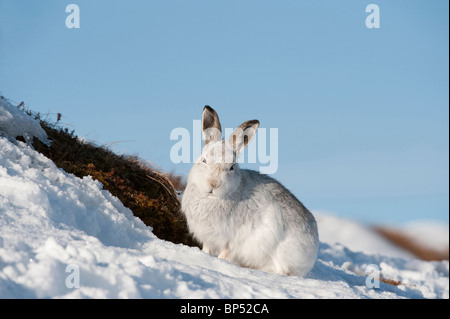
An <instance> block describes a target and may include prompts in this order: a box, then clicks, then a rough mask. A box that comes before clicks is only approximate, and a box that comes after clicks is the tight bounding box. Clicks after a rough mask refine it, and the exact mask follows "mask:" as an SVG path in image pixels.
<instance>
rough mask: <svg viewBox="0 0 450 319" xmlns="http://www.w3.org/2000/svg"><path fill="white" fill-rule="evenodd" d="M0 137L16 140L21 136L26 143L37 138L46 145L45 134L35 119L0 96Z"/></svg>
mask: <svg viewBox="0 0 450 319" xmlns="http://www.w3.org/2000/svg"><path fill="white" fill-rule="evenodd" d="M0 136H6V137H8V138H16V137H18V136H23V138H24V139H25V141H27V143H31V142H32V141H33V137H36V138H38V139H39V140H40V141H41V142H42V143H45V144H48V143H49V141H48V140H47V133H45V131H44V129H43V128H42V127H41V125H40V123H39V121H38V120H37V119H34V118H32V117H31V116H29V115H28V114H26V113H25V112H24V111H22V110H21V109H20V108H19V107H17V106H13V105H12V104H11V103H10V102H9V101H8V100H7V99H6V98H4V97H3V96H1V95H0Z"/></svg>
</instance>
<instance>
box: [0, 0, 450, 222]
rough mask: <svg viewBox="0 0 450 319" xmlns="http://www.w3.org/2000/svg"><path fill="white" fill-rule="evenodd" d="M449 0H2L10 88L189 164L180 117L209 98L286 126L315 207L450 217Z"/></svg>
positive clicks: (5, 79)
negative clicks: (369, 21) (74, 18)
mask: <svg viewBox="0 0 450 319" xmlns="http://www.w3.org/2000/svg"><path fill="white" fill-rule="evenodd" d="M70 3H75V4H77V5H78V6H79V8H80V28H79V29H68V28H66V25H65V20H66V17H67V15H68V13H66V12H65V8H66V6H67V5H68V4H70ZM370 3H375V4H377V5H378V6H379V8H380V28H379V29H368V28H367V27H366V25H365V19H366V17H367V16H368V13H366V12H365V8H366V6H367V5H368V4H370ZM448 6H449V4H448V1H445V0H435V1H425V0H421V1H375V0H374V1H361V0H359V1H356V0H353V1H346V0H345V1H331V0H330V1H298V0H297V1H256V0H255V1H245V0H243V1H242V0H241V1H197V0H195V1H181V0H178V1H167V0H165V1H137V0H133V1H123V0H122V1H114V2H112V1H100V0H96V1H75V0H74V1H62V0H53V1H50V0H42V1H21V0H1V1H0V93H1V94H3V95H4V96H5V97H7V98H9V99H11V100H13V101H18V102H20V101H25V103H26V104H27V105H29V106H30V107H31V108H32V109H33V110H34V111H39V112H41V113H51V114H53V117H55V115H54V114H55V113H58V112H60V113H62V115H63V119H62V122H63V123H64V125H66V126H68V127H69V128H72V129H74V130H75V132H76V134H77V135H79V136H82V137H84V138H87V139H89V140H93V141H95V142H96V143H97V144H102V145H110V146H111V147H112V148H113V149H114V150H115V151H117V152H124V153H126V154H132V155H139V156H140V157H142V158H144V159H146V160H148V161H150V162H152V163H154V165H156V166H158V167H160V168H162V169H163V170H166V171H174V172H175V173H178V174H182V175H186V174H187V173H188V171H189V168H190V166H191V165H190V164H174V163H172V161H171V160H170V156H169V154H170V149H171V147H172V146H173V145H174V143H175V142H174V141H171V140H170V138H169V136H170V133H171V131H172V130H173V129H174V128H176V127H184V128H187V129H189V130H190V131H191V132H192V121H193V120H194V119H197V120H198V119H200V118H201V112H202V108H203V106H204V105H205V104H209V105H211V106H212V107H214V108H215V109H216V110H217V111H218V113H219V115H220V118H221V122H222V126H223V127H237V126H238V125H239V124H241V123H242V122H243V121H245V120H249V119H258V120H260V122H261V126H260V127H264V128H267V129H269V128H278V135H279V146H278V148H279V153H278V162H279V163H278V171H277V172H276V173H275V174H273V176H274V177H276V178H277V179H279V180H280V181H281V182H282V183H284V184H285V185H286V186H287V187H288V188H289V189H291V190H292V192H293V193H294V194H295V195H297V197H298V198H299V199H300V200H301V201H302V202H303V203H304V204H305V205H306V206H307V207H308V208H310V209H311V210H325V211H329V212H333V213H335V214H337V215H339V216H343V217H351V218H357V219H359V220H362V221H366V222H374V223H400V222H404V221H408V220H413V219H437V220H442V221H445V222H448V219H449V215H448V211H449V180H448V176H449V140H448V136H449V92H448V86H449V74H448V70H449V62H448V61H449V51H448V48H449V43H448V36H449V34H448V32H449V31H448V30H449V19H448V12H449V8H448ZM244 166H245V167H249V168H253V169H257V168H258V164H245V165H244Z"/></svg>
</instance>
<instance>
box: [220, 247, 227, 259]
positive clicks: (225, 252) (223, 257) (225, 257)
mask: <svg viewBox="0 0 450 319" xmlns="http://www.w3.org/2000/svg"><path fill="white" fill-rule="evenodd" d="M218 258H220V259H225V260H227V258H228V248H225V249H224V250H222V251H221V252H220V254H219V257H218Z"/></svg>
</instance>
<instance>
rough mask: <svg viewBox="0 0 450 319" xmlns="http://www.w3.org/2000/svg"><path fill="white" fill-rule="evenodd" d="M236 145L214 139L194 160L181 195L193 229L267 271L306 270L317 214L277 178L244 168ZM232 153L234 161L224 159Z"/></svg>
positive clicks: (217, 250)
mask: <svg viewBox="0 0 450 319" xmlns="http://www.w3.org/2000/svg"><path fill="white" fill-rule="evenodd" d="M204 112H205V111H204ZM217 120H218V119H217ZM244 124H245V123H244ZM258 124H259V122H258ZM255 130H256V129H255ZM250 139H251V136H250ZM247 143H248V141H247ZM241 146H242V145H241ZM242 149H243V148H240V149H239V151H241V150H242ZM214 150H215V151H214ZM217 150H219V151H217ZM220 150H221V151H220ZM233 150H234V151H235V153H236V149H233V147H232V146H230V143H228V142H224V141H222V140H217V139H216V140H214V141H211V142H209V143H208V144H206V145H205V146H204V148H203V151H202V155H201V157H200V158H199V159H198V160H197V161H196V162H195V163H194V165H193V167H192V169H191V171H190V173H189V176H188V181H187V186H186V189H185V192H184V195H183V199H182V210H183V213H184V214H185V216H186V219H187V223H188V226H189V230H190V231H191V232H192V234H193V235H194V237H195V238H196V239H197V240H199V241H200V242H201V243H202V244H203V250H204V251H205V252H207V253H209V254H211V255H214V256H219V258H224V259H226V260H228V261H230V262H232V263H235V264H238V265H240V266H243V267H249V268H254V269H259V270H263V271H266V272H272V273H278V274H282V275H298V276H302V275H305V274H306V273H307V272H308V271H309V270H310V269H311V268H312V267H313V265H314V262H315V260H316V258H317V250H318V243H319V238H318V233H317V225H316V221H315V219H314V217H313V215H312V214H311V213H310V212H309V211H308V210H307V209H306V208H305V207H304V206H303V205H302V204H301V203H300V202H299V201H298V200H297V199H296V198H295V196H294V195H293V194H292V193H291V192H289V191H288V190H287V189H286V188H284V187H283V186H282V185H281V184H280V183H278V182H277V181H276V180H275V179H273V178H271V177H268V176H266V175H262V174H259V173H258V172H255V171H252V170H240V168H239V166H238V164H237V163H235V161H236V158H235V157H236V156H233ZM224 155H225V156H224ZM227 155H228V156H227ZM234 155H236V154H234ZM230 156H231V159H232V161H231V162H230V161H227V160H225V161H224V160H223V159H224V158H225V159H229V158H230ZM205 162H206V163H205ZM231 166H233V170H230V168H231ZM212 180H214V183H215V184H214V183H213V185H214V186H215V187H213V186H211V183H210V181H212Z"/></svg>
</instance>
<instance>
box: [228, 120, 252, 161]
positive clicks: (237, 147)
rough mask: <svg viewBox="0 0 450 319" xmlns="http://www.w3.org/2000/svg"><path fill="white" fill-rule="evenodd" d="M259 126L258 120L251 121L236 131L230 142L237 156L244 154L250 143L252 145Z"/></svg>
mask: <svg viewBox="0 0 450 319" xmlns="http://www.w3.org/2000/svg"><path fill="white" fill-rule="evenodd" d="M258 126H259V121H258V120H251V121H247V122H244V123H242V124H241V125H240V126H239V127H238V128H237V129H235V130H234V132H233V134H231V136H230V139H229V140H228V142H229V143H230V144H231V146H232V147H233V150H234V151H235V152H236V154H239V153H240V152H242V151H243V150H244V148H245V147H246V146H247V145H248V143H250V141H251V140H252V138H253V136H255V133H256V130H257V129H258Z"/></svg>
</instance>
